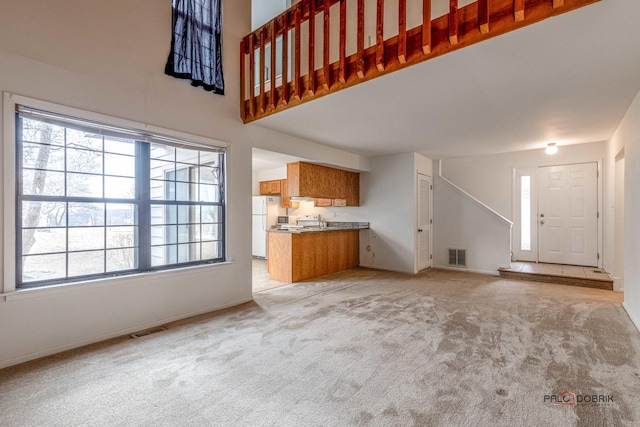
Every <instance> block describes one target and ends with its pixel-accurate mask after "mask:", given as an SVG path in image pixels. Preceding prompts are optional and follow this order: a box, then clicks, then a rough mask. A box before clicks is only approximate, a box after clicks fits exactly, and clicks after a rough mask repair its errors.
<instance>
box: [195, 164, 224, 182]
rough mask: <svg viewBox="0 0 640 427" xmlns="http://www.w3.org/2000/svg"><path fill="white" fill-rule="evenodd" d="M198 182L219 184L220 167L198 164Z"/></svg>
mask: <svg viewBox="0 0 640 427" xmlns="http://www.w3.org/2000/svg"><path fill="white" fill-rule="evenodd" d="M200 182H201V183H203V184H219V183H220V169H218V168H210V167H206V166H200Z"/></svg>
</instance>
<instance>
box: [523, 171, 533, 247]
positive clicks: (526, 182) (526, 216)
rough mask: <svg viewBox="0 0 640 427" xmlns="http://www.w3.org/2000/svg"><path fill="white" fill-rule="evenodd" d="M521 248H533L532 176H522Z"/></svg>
mask: <svg viewBox="0 0 640 427" xmlns="http://www.w3.org/2000/svg"><path fill="white" fill-rule="evenodd" d="M520 250H523V251H530V250H531V177H530V176H523V177H521V178H520Z"/></svg>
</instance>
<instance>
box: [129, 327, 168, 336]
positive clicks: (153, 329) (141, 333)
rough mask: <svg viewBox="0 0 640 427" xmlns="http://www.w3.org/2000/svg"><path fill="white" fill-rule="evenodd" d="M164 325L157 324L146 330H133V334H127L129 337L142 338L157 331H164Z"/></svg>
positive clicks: (165, 328)
mask: <svg viewBox="0 0 640 427" xmlns="http://www.w3.org/2000/svg"><path fill="white" fill-rule="evenodd" d="M166 330H167V327H166V326H158V327H157V328H152V329H147V330H146V331H140V332H134V333H133V334H129V336H130V337H131V338H142V337H146V336H147V335H151V334H156V333H158V332H162V331H166Z"/></svg>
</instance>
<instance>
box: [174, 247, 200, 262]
mask: <svg viewBox="0 0 640 427" xmlns="http://www.w3.org/2000/svg"><path fill="white" fill-rule="evenodd" d="M199 246H200V245H198V244H196V243H191V244H186V245H178V262H191V261H198V260H199V259H200V254H199V251H198V247H199Z"/></svg>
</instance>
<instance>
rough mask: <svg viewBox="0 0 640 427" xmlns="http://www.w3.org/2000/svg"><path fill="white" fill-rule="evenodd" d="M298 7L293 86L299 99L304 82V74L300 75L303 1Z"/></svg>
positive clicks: (295, 95)
mask: <svg viewBox="0 0 640 427" xmlns="http://www.w3.org/2000/svg"><path fill="white" fill-rule="evenodd" d="M297 6H298V7H297V8H296V40H295V58H294V61H295V62H294V63H293V64H294V67H293V69H294V73H293V80H294V85H293V87H294V88H295V93H294V95H293V96H294V97H295V98H296V99H297V100H300V99H302V84H301V81H300V80H301V79H302V76H300V63H301V62H302V59H301V58H300V38H301V36H300V28H301V26H302V25H301V21H302V17H301V15H302V3H298V4H297Z"/></svg>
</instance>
